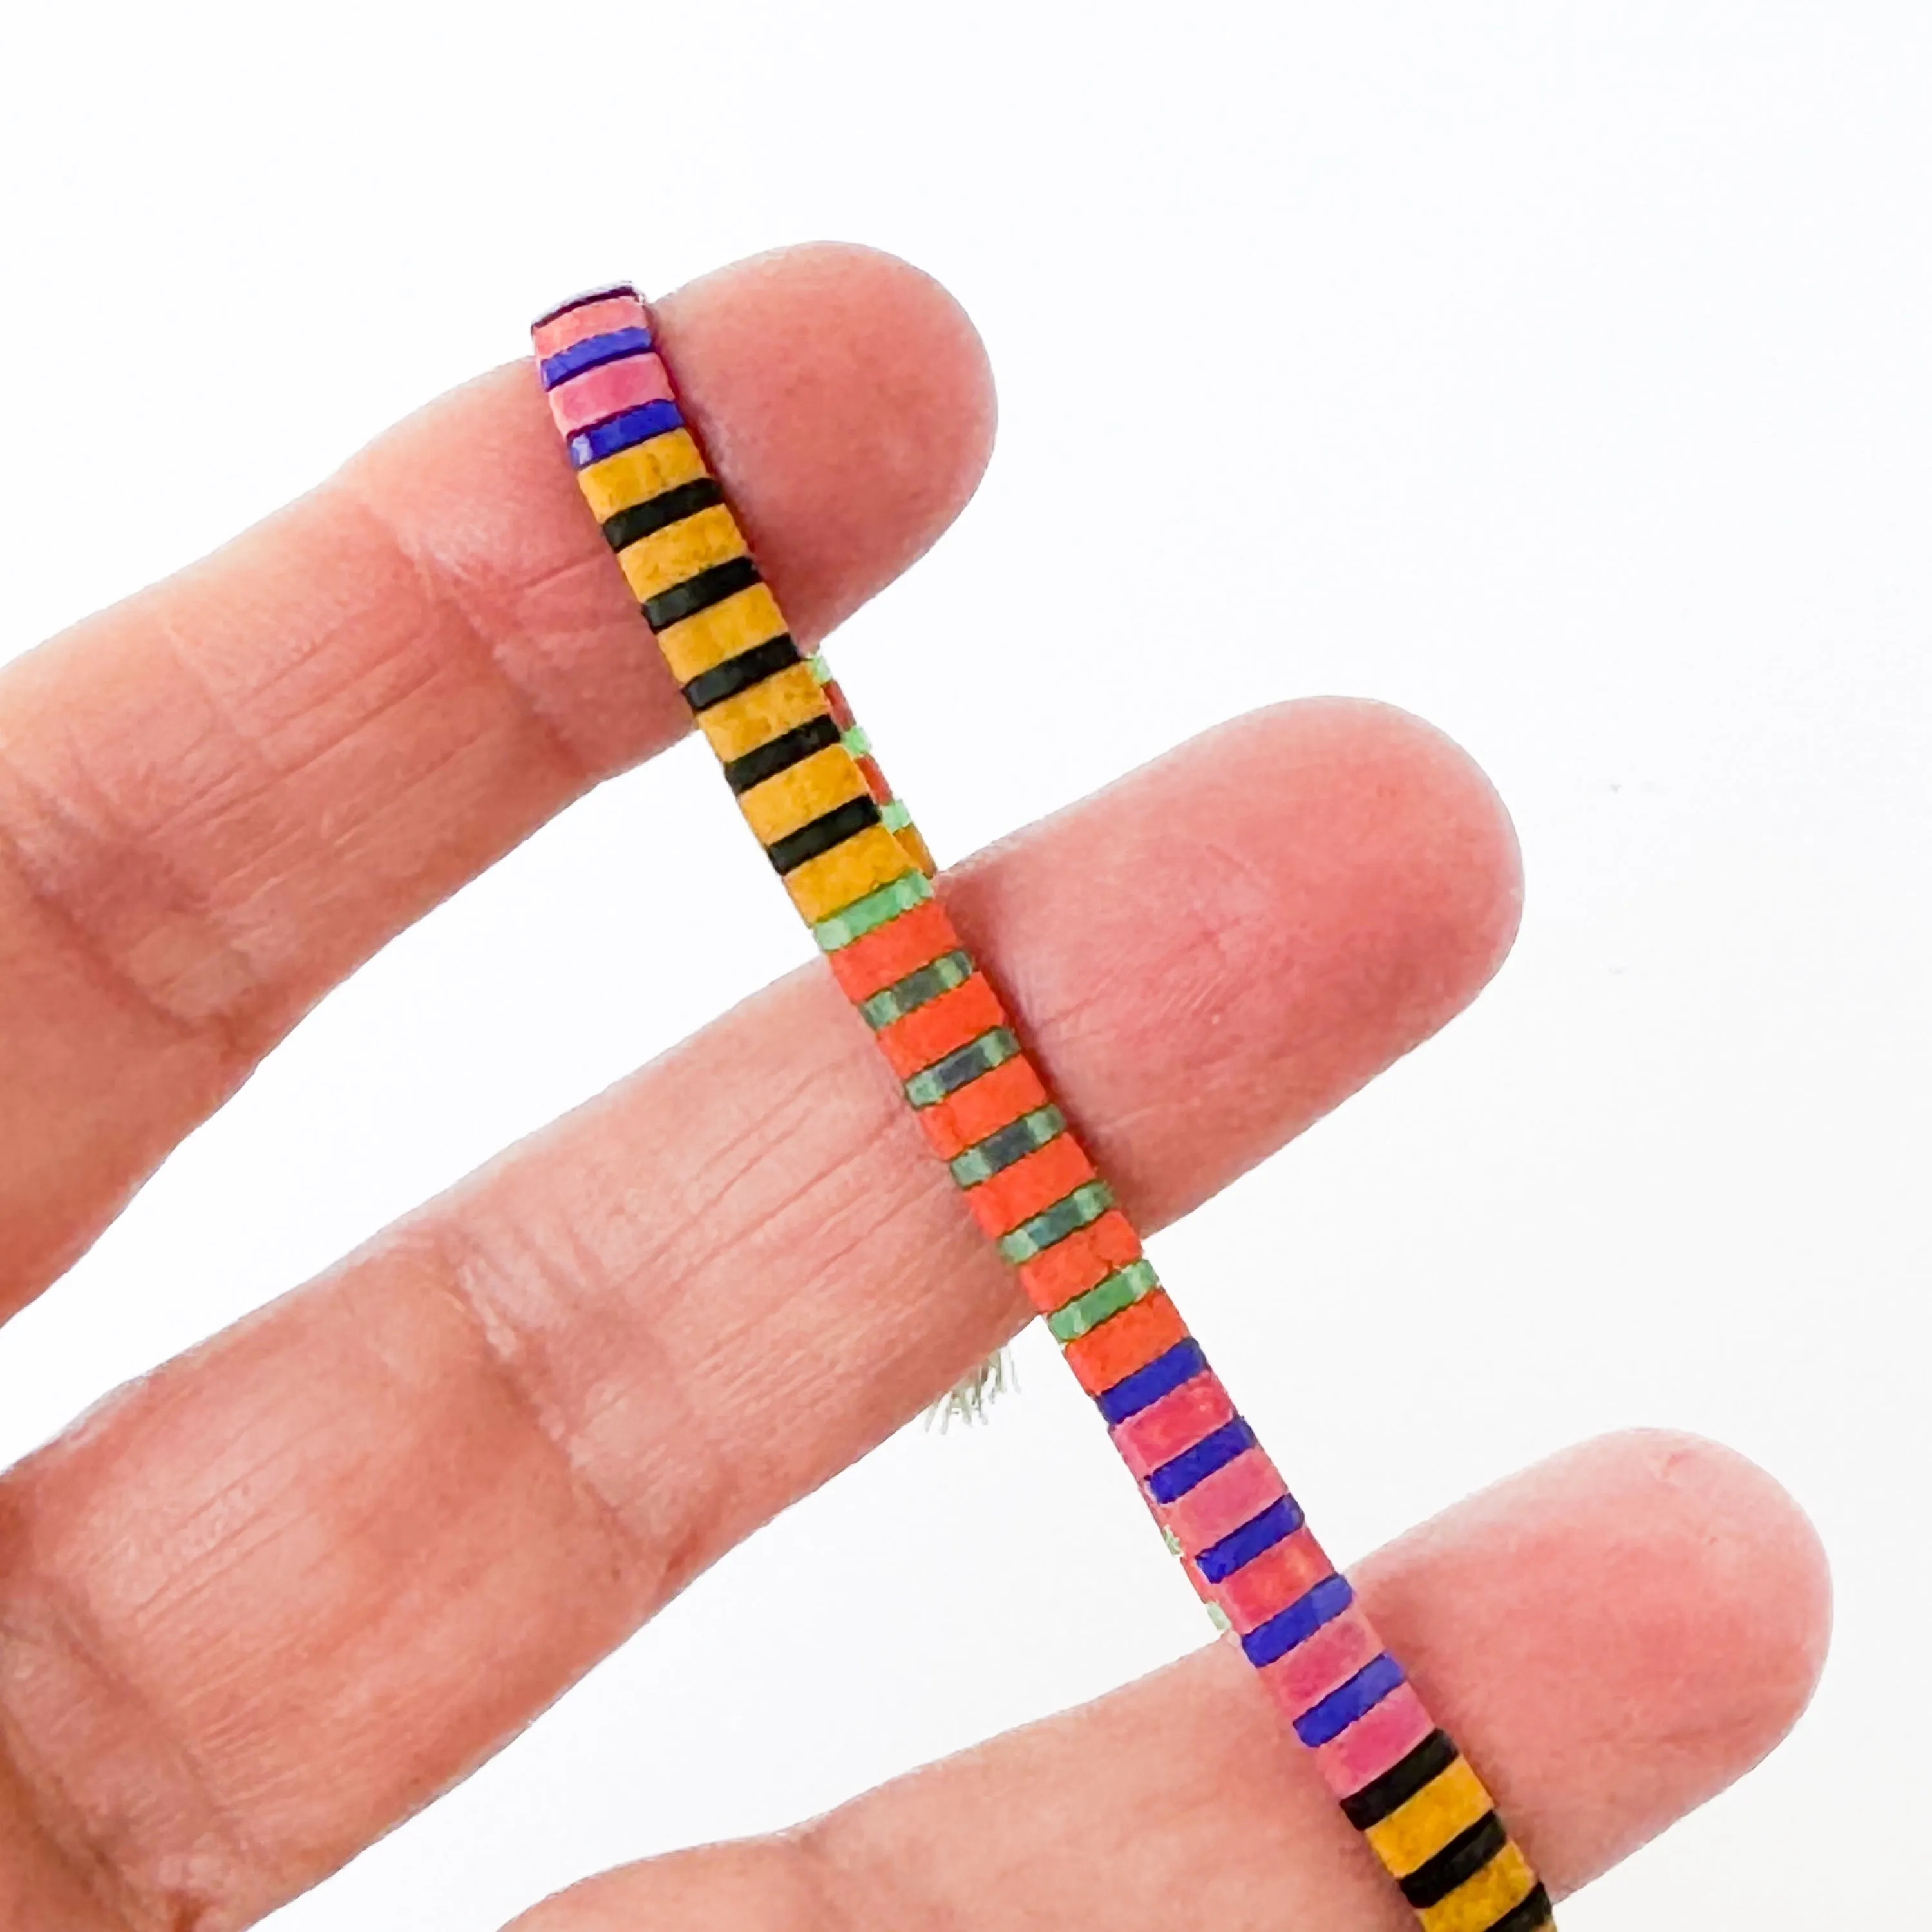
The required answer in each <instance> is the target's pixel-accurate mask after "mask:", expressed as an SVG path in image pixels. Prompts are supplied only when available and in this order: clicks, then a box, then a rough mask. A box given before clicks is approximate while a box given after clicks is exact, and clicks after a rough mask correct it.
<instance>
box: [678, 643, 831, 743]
mask: <svg viewBox="0 0 1932 1932" xmlns="http://www.w3.org/2000/svg"><path fill="white" fill-rule="evenodd" d="M827 709H829V707H828V706H827V705H826V702H825V696H824V693H823V691H821V690H820V688H819V684H818V680H817V679H816V678H815V677H814V676H812V674H811V667H810V666H809V665H808V664H793V666H792V667H790V670H781V671H780V672H779V673H778V675H777V676H775V677H768V678H766V679H764V681H763V682H762V683H759V684H754V685H752V687H751V689H750V690H749V691H739V694H737V696H736V697H727V698H726V699H725V700H724V703H722V704H714V705H712V707H711V708H710V709H709V710H708V711H700V712H699V713H698V715H697V728H698V729H699V730H700V731H702V732H703V733H704V735H705V736H706V739H709V742H710V745H711V748H712V750H713V751H715V752H716V753H717V754H718V760H719V762H720V763H723V764H729V763H730V762H731V760H733V758H742V757H743V756H744V755H745V753H746V752H747V751H756V750H757V748H758V747H759V746H760V745H768V744H769V743H770V742H771V741H772V739H774V738H781V737H783V736H784V734H785V733H787V731H789V730H792V729H793V727H795V726H797V725H799V724H805V723H808V721H810V720H811V719H812V718H823V716H824V715H825V714H826V711H827Z"/></svg>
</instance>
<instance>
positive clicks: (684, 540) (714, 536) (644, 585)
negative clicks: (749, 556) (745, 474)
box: [617, 503, 745, 604]
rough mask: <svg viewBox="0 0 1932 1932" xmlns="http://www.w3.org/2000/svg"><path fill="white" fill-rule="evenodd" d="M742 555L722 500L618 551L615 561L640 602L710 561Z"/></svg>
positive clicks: (735, 529) (742, 544) (740, 534)
mask: <svg viewBox="0 0 1932 1932" xmlns="http://www.w3.org/2000/svg"><path fill="white" fill-rule="evenodd" d="M744 554H745V538H744V534H743V532H742V531H741V530H739V528H738V526H737V524H736V522H734V521H733V518H732V515H731V512H730V511H729V510H727V508H725V507H724V505H723V504H722V503H715V504H713V505H712V507H711V508H709V509H708V510H700V511H698V512H697V514H696V515H695V516H692V517H684V518H682V520H679V522H677V523H667V524H666V525H665V526H664V528H663V529H661V530H653V531H652V532H651V534H650V535H649V536H647V537H645V538H642V539H641V540H640V541H638V542H637V543H634V544H631V545H630V546H629V547H628V548H626V549H624V550H619V552H618V553H617V562H618V563H619V565H621V566H622V569H623V572H624V580H625V582H626V583H628V584H629V585H630V586H631V595H633V596H634V597H635V598H637V601H638V602H639V603H640V604H641V603H643V602H644V601H646V598H652V597H655V596H656V595H658V592H660V591H664V590H668V589H670V587H671V586H672V585H673V584H674V583H682V582H683V581H684V580H685V578H686V577H695V576H696V575H697V573H698V572H699V571H700V570H709V568H711V566H712V565H713V564H714V563H728V562H730V560H731V559H732V558H733V557H734V556H743V555H744Z"/></svg>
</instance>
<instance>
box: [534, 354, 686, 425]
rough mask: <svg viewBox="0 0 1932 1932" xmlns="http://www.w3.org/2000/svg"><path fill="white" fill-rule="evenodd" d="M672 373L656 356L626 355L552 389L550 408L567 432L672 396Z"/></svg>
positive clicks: (664, 400)
mask: <svg viewBox="0 0 1932 1932" xmlns="http://www.w3.org/2000/svg"><path fill="white" fill-rule="evenodd" d="M672 400H673V398H672V396H671V390H670V374H669V372H668V371H667V370H666V369H665V368H664V365H663V363H662V362H660V361H659V360H658V358H657V357H656V356H625V357H623V358H622V359H621V360H619V361H618V362H607V363H605V364H604V366H603V367H602V368H601V369H586V371H584V372H583V374H582V375H580V376H573V377H571V379H570V380H569V381H568V382H567V383H559V384H558V386H556V388H555V389H553V390H551V391H550V414H551V415H552V416H553V417H554V418H555V419H556V426H557V428H558V429H559V430H560V431H562V433H563V434H564V435H565V436H574V435H575V434H577V431H579V430H580V429H587V428H589V426H590V425H591V424H592V423H596V422H602V421H603V420H604V418H605V417H606V416H615V415H616V414H617V413H618V412H619V410H634V409H636V408H637V407H640V405H641V404H645V403H667V402H670V401H672Z"/></svg>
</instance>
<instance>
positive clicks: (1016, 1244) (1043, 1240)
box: [1000, 1181, 1114, 1265]
mask: <svg viewBox="0 0 1932 1932" xmlns="http://www.w3.org/2000/svg"><path fill="white" fill-rule="evenodd" d="M1113 1205H1114V1191H1113V1190H1112V1188H1111V1187H1109V1186H1108V1185H1107V1184H1106V1182H1105V1181H1088V1182H1086V1183H1085V1184H1084V1185H1082V1186H1081V1187H1076V1189H1075V1190H1073V1193H1071V1194H1070V1195H1068V1196H1067V1199H1065V1200H1064V1201H1056V1202H1055V1203H1054V1204H1053V1205H1052V1207H1051V1208H1043V1209H1042V1210H1041V1211H1040V1213H1039V1214H1036V1215H1035V1216H1034V1217H1033V1219H1032V1220H1031V1221H1022V1223H1020V1225H1019V1226H1018V1227H1017V1228H1016V1229H1014V1230H1013V1232H1012V1233H1011V1234H1010V1235H1001V1237H1000V1253H1001V1254H1002V1255H1004V1256H1005V1257H1006V1258H1007V1260H1008V1261H1010V1262H1013V1263H1015V1264H1016V1265H1017V1264H1018V1263H1019V1262H1030V1261H1031V1260H1032V1259H1033V1258H1034V1256H1035V1255H1039V1254H1044V1253H1046V1250H1048V1249H1049V1248H1050V1247H1052V1246H1053V1244H1054V1243H1055V1242H1056V1241H1065V1240H1066V1238H1067V1236H1068V1235H1070V1234H1073V1232H1075V1231H1076V1229H1081V1228H1085V1227H1086V1226H1089V1225H1090V1224H1091V1223H1093V1222H1095V1221H1097V1220H1100V1217H1101V1216H1102V1215H1103V1214H1106V1211H1107V1210H1108V1209H1109V1208H1111V1207H1112V1206H1113Z"/></svg>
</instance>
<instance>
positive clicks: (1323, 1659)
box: [1262, 1604, 1382, 1724]
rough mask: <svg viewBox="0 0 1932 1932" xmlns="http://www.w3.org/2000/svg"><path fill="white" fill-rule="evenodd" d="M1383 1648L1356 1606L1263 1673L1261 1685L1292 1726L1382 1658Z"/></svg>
mask: <svg viewBox="0 0 1932 1932" xmlns="http://www.w3.org/2000/svg"><path fill="white" fill-rule="evenodd" d="M1380 1655H1382V1639H1381V1638H1380V1637H1378V1636H1376V1634H1375V1631H1373V1629H1372V1628H1370V1624H1369V1620H1368V1619H1367V1617H1365V1616H1363V1614H1362V1610H1361V1605H1360V1604H1350V1605H1349V1607H1348V1608H1347V1609H1346V1610H1344V1611H1343V1613H1342V1614H1341V1615H1340V1616H1339V1617H1337V1618H1335V1619H1334V1620H1333V1621H1332V1622H1328V1623H1325V1624H1324V1625H1322V1628H1320V1629H1319V1631H1316V1633H1315V1634H1314V1635H1313V1637H1310V1638H1309V1639H1307V1641H1306V1642H1305V1643H1298V1644H1297V1645H1296V1646H1295V1648H1294V1649H1292V1650H1291V1651H1290V1652H1289V1653H1288V1655H1286V1657H1281V1658H1277V1659H1276V1660H1275V1661H1274V1663H1272V1664H1270V1665H1269V1666H1268V1668H1267V1669H1266V1670H1264V1671H1263V1672H1262V1682H1263V1683H1264V1684H1265V1685H1267V1686H1268V1694H1269V1696H1270V1697H1272V1698H1274V1701H1275V1702H1276V1703H1277V1704H1278V1705H1279V1706H1280V1707H1281V1714H1282V1715H1283V1717H1284V1718H1286V1719H1287V1720H1288V1721H1289V1723H1290V1724H1292V1723H1293V1722H1294V1721H1295V1719H1296V1718H1299V1717H1301V1716H1302V1715H1304V1713H1305V1712H1308V1711H1310V1710H1312V1709H1313V1708H1314V1707H1315V1706H1316V1705H1317V1704H1319V1703H1321V1701H1322V1699H1323V1698H1325V1697H1327V1696H1328V1694H1329V1692H1330V1691H1336V1690H1339V1689H1340V1688H1341V1687H1342V1686H1343V1685H1344V1684H1346V1683H1347V1682H1348V1681H1349V1679H1350V1678H1352V1676H1355V1673H1356V1672H1357V1671H1358V1670H1361V1667H1363V1665H1364V1664H1368V1663H1370V1662H1372V1661H1373V1660H1374V1659H1375V1658H1377V1657H1379V1656H1380Z"/></svg>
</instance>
